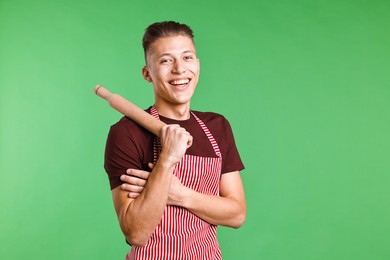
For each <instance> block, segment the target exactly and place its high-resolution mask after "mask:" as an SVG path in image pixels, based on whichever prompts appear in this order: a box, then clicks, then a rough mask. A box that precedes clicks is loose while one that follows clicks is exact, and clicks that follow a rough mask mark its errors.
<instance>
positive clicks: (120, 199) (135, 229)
mask: <svg viewBox="0 0 390 260" xmlns="http://www.w3.org/2000/svg"><path fill="white" fill-rule="evenodd" d="M161 132H162V133H161V144H162V151H161V154H160V157H159V159H158V161H157V163H156V165H155V166H154V167H153V170H152V172H151V173H150V176H149V179H148V182H147V183H146V185H145V187H144V189H143V191H142V192H141V193H140V194H139V196H138V197H136V198H129V196H128V192H125V191H123V190H121V188H120V187H117V188H115V189H113V190H112V196H113V201H114V206H115V210H116V213H117V216H118V220H119V223H120V227H121V229H122V232H123V234H124V235H125V237H126V239H127V241H128V242H129V243H130V244H132V245H136V246H143V245H144V244H145V243H146V242H147V241H148V239H149V237H150V235H151V234H152V233H153V231H154V229H155V228H156V226H157V225H158V223H159V221H160V219H161V216H162V215H163V212H164V209H165V206H166V204H167V200H168V194H169V189H170V185H171V179H172V176H173V174H172V172H173V169H174V166H175V165H176V163H177V162H179V161H180V159H181V158H182V157H183V155H184V153H185V151H186V149H187V144H188V143H189V142H190V141H191V140H192V137H191V136H190V135H189V133H188V132H186V131H185V130H184V129H183V128H180V127H179V126H177V125H170V126H164V127H163V129H162V131H161Z"/></svg>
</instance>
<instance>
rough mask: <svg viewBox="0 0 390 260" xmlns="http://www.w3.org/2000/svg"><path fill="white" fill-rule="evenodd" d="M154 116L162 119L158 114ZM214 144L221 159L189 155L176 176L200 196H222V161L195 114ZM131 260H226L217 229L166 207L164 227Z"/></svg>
mask: <svg viewBox="0 0 390 260" xmlns="http://www.w3.org/2000/svg"><path fill="white" fill-rule="evenodd" d="M151 114H152V115H153V116H154V117H155V118H157V119H159V116H158V113H157V110H156V108H155V107H152V109H151ZM191 114H192V115H193V116H194V118H195V119H196V121H197V122H198V123H199V125H200V127H201V128H202V129H203V131H204V133H205V134H206V136H207V138H208V140H209V141H210V143H211V145H212V147H213V149H214V151H215V154H216V155H217V157H200V156H194V155H187V154H185V155H184V156H183V158H182V160H181V161H180V162H179V163H178V164H177V166H176V168H175V170H174V174H175V175H176V176H177V177H178V178H179V180H180V181H181V183H182V184H183V185H184V186H186V187H188V188H190V189H192V190H195V191H197V192H200V193H203V194H209V195H217V196H218V195H219V182H220V176H221V166H222V157H221V152H220V150H219V147H218V144H217V142H216V141H215V139H214V137H213V135H212V134H211V133H210V131H209V129H208V128H207V127H206V125H205V124H204V123H203V122H202V120H200V119H199V118H198V117H197V116H196V115H195V114H194V113H192V112H191ZM160 150H161V145H160V142H159V139H158V138H156V139H155V142H154V159H155V162H156V161H157V158H158V154H159V151H160ZM126 259H127V260H135V259H136V260H140V259H142V260H144V259H145V260H146V259H150V260H152V259H153V260H156V259H162V260H202V259H204V260H211V259H215V260H218V259H222V256H221V250H220V248H219V244H218V241H217V226H215V225H211V224H209V223H207V222H206V221H204V220H202V219H201V218H199V217H197V216H196V215H194V214H193V213H191V212H190V211H188V210H187V209H185V208H182V207H177V206H166V207H165V211H164V214H163V216H162V218H161V220H160V223H159V224H158V226H157V227H156V229H155V230H154V232H153V234H152V236H151V237H150V239H149V240H148V242H147V244H146V245H145V246H143V247H137V246H133V247H132V248H131V251H130V252H129V253H128V254H127V257H126Z"/></svg>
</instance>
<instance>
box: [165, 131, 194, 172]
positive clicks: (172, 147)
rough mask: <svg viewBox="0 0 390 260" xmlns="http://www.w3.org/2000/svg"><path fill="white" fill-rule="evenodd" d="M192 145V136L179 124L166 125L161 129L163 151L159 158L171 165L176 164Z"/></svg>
mask: <svg viewBox="0 0 390 260" xmlns="http://www.w3.org/2000/svg"><path fill="white" fill-rule="evenodd" d="M191 145H192V136H191V135H190V133H188V132H187V131H186V130H185V129H184V128H182V127H180V126H179V125H166V126H164V127H163V128H162V129H161V146H162V151H161V154H160V157H159V160H163V162H162V163H167V164H168V166H169V167H171V166H175V165H176V164H177V163H178V162H179V161H180V160H181V158H182V157H183V156H184V154H185V152H186V150H187V148H188V147H190V146H191Z"/></svg>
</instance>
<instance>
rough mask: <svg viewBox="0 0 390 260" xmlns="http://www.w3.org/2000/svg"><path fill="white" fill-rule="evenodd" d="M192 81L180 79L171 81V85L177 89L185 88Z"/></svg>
mask: <svg viewBox="0 0 390 260" xmlns="http://www.w3.org/2000/svg"><path fill="white" fill-rule="evenodd" d="M190 81H191V80H190V79H178V80H172V81H169V84H171V85H172V86H175V87H184V86H186V85H187V84H188V83H190Z"/></svg>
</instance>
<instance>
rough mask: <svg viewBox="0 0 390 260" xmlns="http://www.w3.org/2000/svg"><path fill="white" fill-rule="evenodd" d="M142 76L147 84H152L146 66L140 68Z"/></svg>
mask: <svg viewBox="0 0 390 260" xmlns="http://www.w3.org/2000/svg"><path fill="white" fill-rule="evenodd" d="M142 76H143V77H144V79H145V80H146V81H147V82H152V78H151V77H150V75H149V71H148V68H147V67H146V66H143V67H142Z"/></svg>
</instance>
